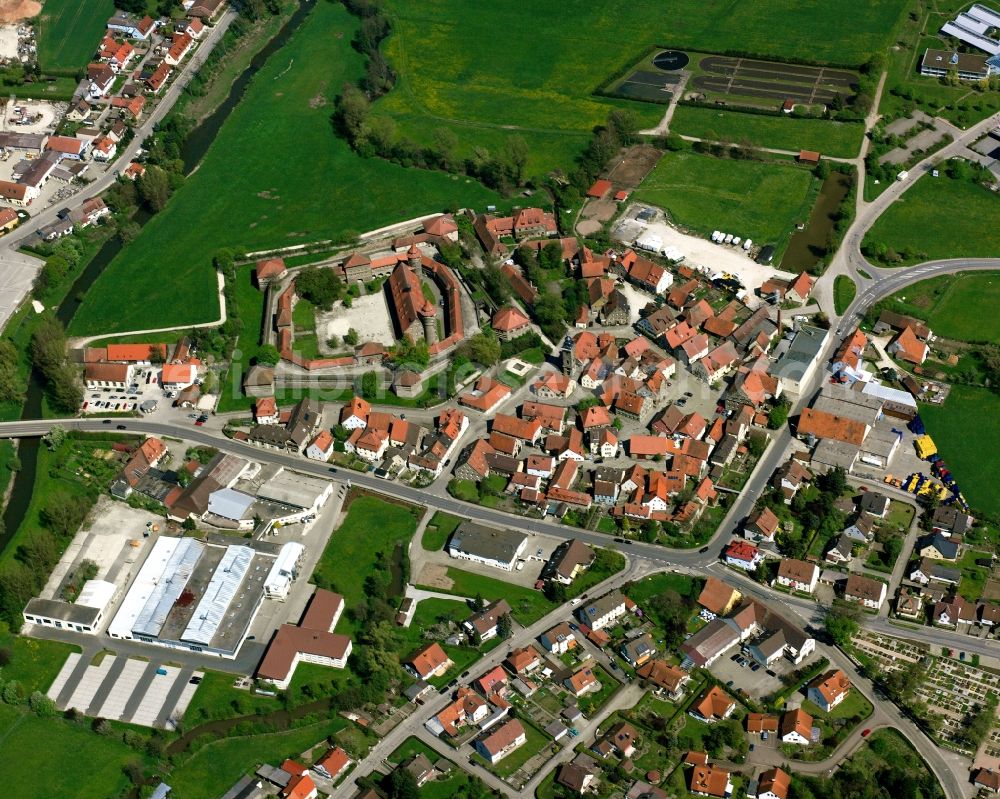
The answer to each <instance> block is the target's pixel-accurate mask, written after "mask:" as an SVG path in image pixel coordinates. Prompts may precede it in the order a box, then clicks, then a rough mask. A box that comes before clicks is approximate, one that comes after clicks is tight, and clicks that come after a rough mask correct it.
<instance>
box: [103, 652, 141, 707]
mask: <svg viewBox="0 0 1000 799" xmlns="http://www.w3.org/2000/svg"><path fill="white" fill-rule="evenodd" d="M147 668H149V664H148V663H146V662H145V661H143V660H128V661H126V662H125V666H124V667H123V668H122V671H121V674H119V675H118V679H117V680H115V681H114V683H113V684H112V685H110V686H108V688H109V689H110V690H109V693H108V698H107V699H106V700H105V701H104V704H102V705H101V708H100V710H98V711H97V713H95V714H94V715H97V716H100V717H101V718H105V719H121V717H122V711H124V710H125V704H126V703H127V702H128V700H129V698H131V696H132V692H133V691H134V690H135V687H136V685H138V683H139V679H140V678H141V677H142V673H143V672H144V671H146V669H147Z"/></svg>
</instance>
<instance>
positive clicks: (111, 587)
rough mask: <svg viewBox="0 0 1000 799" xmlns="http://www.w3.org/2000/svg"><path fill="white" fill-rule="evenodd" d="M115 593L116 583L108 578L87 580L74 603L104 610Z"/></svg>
mask: <svg viewBox="0 0 1000 799" xmlns="http://www.w3.org/2000/svg"><path fill="white" fill-rule="evenodd" d="M114 595H115V584H114V583H109V582H108V581H107V580H87V582H85V583H84V584H83V588H82V589H81V590H80V596H78V597H77V598H76V602H75V603H74V604H77V605H83V606H84V607H85V608H97V609H98V610H104V608H106V607H107V606H108V603H109V602H110V601H111V597H113V596H114Z"/></svg>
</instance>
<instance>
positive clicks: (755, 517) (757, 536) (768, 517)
mask: <svg viewBox="0 0 1000 799" xmlns="http://www.w3.org/2000/svg"><path fill="white" fill-rule="evenodd" d="M779 529H781V521H780V520H779V519H778V517H777V516H776V515H775V514H774V511H772V510H771V509H770V508H769V507H767V506H766V505H764V506H762V507H760V508H758V509H757V510H755V511H754V512H753V513H751V514H750V516H748V517H747V521H746V524H744V525H743V535H744V536H745V537H746V538H748V539H749V540H751V541H773V540H774V536H775V534H776V533H777V532H778V530H779Z"/></svg>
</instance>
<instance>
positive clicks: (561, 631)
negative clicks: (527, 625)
mask: <svg viewBox="0 0 1000 799" xmlns="http://www.w3.org/2000/svg"><path fill="white" fill-rule="evenodd" d="M538 640H539V642H540V643H541V645H542V646H543V647H545V650H546V651H547V652H551V653H552V654H553V655H562V654H565V653H566V652H569V650H571V649H573V647H575V646H576V633H574V632H573V628H572V627H570V626H569V624H568V623H567V622H561V623H560V624H557V625H556V626H555V627H553V628H552V629H551V630H546V631H545V632H544V633H542V634H541V635H540V636H539V637H538Z"/></svg>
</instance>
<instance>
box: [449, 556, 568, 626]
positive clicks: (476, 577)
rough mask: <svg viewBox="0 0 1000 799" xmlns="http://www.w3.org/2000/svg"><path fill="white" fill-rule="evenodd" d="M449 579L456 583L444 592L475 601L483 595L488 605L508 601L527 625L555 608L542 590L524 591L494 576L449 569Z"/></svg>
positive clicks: (527, 589)
mask: <svg viewBox="0 0 1000 799" xmlns="http://www.w3.org/2000/svg"><path fill="white" fill-rule="evenodd" d="M448 577H450V578H451V579H452V581H453V584H452V586H451V588H450V589H449V590H447V591H444V593H449V594H457V595H458V596H467V597H470V598H473V599H474V598H475V597H476V595H477V594H482V595H483V599H485V600H486V601H487V602H492V601H493V600H495V599H500V598H503V599H506V600H507V602H509V603H510V607H511V610H512V611H513V615H514V618H515V619H517V620H518V621H519V622H520V623H521V624H522V625H525V626H527V625H529V624H532V623H533V622H536V621H538V620H539V619H540V618H542V616H544V615H545V614H546V613H548V612H549V611H551V610H552V609H553V608H554V607H555V605H554V604H552V603H551V602H549V600H547V599H546V598H545V596H544V595H543V594H542V592H541V591H535V590H533V589H531V588H523V587H521V586H519V585H513V584H511V583H507V582H504V581H503V580H498V579H495V578H493V577H486V576H483V575H480V574H473V573H472V572H467V571H462V570H461V569H452V568H449V569H448ZM435 590H437V591H441V590H442V589H440V588H436V589H435Z"/></svg>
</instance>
